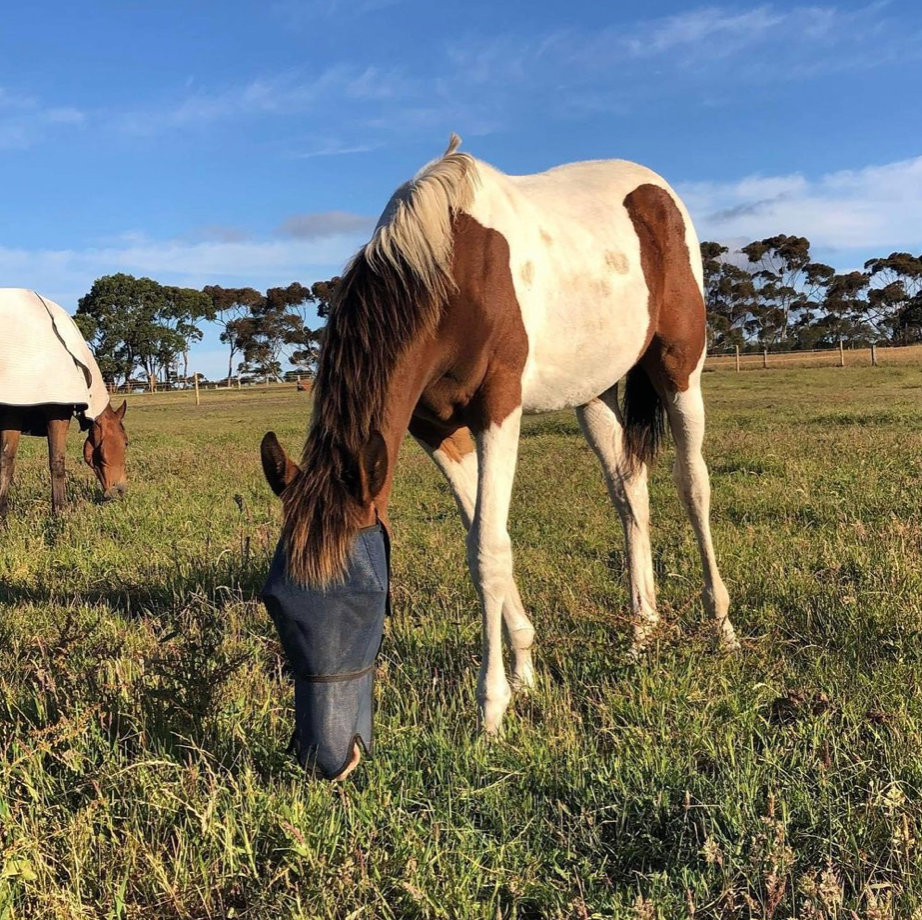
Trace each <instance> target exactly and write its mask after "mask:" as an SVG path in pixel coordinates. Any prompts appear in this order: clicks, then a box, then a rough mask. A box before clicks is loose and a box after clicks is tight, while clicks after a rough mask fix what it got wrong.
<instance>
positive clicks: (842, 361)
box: [839, 339, 845, 367]
mask: <svg viewBox="0 0 922 920" xmlns="http://www.w3.org/2000/svg"><path fill="white" fill-rule="evenodd" d="M839 367H845V345H843V344H842V339H839Z"/></svg>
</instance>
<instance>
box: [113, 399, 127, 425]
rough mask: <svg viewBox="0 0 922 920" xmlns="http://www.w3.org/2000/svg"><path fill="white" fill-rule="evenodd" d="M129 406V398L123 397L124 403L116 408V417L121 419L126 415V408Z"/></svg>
mask: <svg viewBox="0 0 922 920" xmlns="http://www.w3.org/2000/svg"><path fill="white" fill-rule="evenodd" d="M127 408H128V400H127V399H123V400H122V404H121V405H120V406H119V407H118V408H117V409H116V410H115V417H116V418H117V419H118V420H119V421H121V420H122V419H123V418H124V417H125V410H126V409H127Z"/></svg>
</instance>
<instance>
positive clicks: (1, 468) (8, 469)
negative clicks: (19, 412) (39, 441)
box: [0, 428, 20, 521]
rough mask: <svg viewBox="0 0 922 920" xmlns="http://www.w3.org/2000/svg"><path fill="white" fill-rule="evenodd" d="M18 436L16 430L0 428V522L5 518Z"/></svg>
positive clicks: (14, 465) (14, 467) (14, 466)
mask: <svg viewBox="0 0 922 920" xmlns="http://www.w3.org/2000/svg"><path fill="white" fill-rule="evenodd" d="M19 434H20V432H19V429H18V428H0V521H2V520H3V519H4V518H5V517H6V513H7V508H8V505H9V500H10V486H11V485H12V484H13V473H14V472H15V469H16V451H17V450H18V449H19Z"/></svg>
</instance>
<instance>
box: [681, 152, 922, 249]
mask: <svg viewBox="0 0 922 920" xmlns="http://www.w3.org/2000/svg"><path fill="white" fill-rule="evenodd" d="M679 192H680V193H681V194H682V196H683V198H684V200H685V203H686V204H687V205H688V208H689V210H690V211H691V213H692V217H693V218H694V219H695V223H696V225H697V228H698V234H699V236H700V237H701V238H702V239H718V240H727V239H729V238H736V237H745V238H746V239H750V240H751V239H760V238H763V237H766V236H769V235H773V234H776V233H796V234H798V235H800V236H806V237H807V238H808V239H810V240H811V241H812V242H813V243H814V244H815V245H817V246H819V247H822V248H826V249H855V250H858V249H867V250H871V249H876V250H879V251H884V250H886V251H887V252H889V251H891V250H894V249H900V248H909V249H912V250H914V251H919V250H920V249H922V223H920V221H919V214H920V213H922V156H919V157H915V158H912V159H908V160H900V161H897V162H894V163H886V164H883V165H873V166H866V167H864V168H862V169H854V170H842V171H838V172H831V173H827V174H826V175H823V176H820V177H818V178H816V179H808V178H807V177H805V176H802V175H800V174H799V173H795V174H792V175H787V176H750V177H748V178H744V179H740V180H737V181H732V182H696V183H687V184H685V185H680V186H679Z"/></svg>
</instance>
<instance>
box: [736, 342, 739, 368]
mask: <svg viewBox="0 0 922 920" xmlns="http://www.w3.org/2000/svg"><path fill="white" fill-rule="evenodd" d="M736 372H737V374H738V373H739V372H740V347H739V345H737V346H736Z"/></svg>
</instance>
